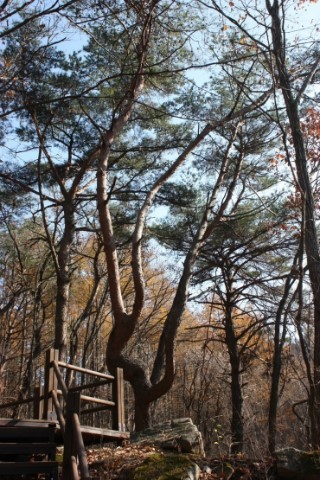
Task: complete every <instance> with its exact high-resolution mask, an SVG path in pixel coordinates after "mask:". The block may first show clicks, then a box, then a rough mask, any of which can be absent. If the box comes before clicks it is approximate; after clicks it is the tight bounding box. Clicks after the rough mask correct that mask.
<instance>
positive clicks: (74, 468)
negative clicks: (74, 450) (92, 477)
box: [70, 455, 79, 480]
mask: <svg viewBox="0 0 320 480" xmlns="http://www.w3.org/2000/svg"><path fill="white" fill-rule="evenodd" d="M70 463H71V472H72V480H79V472H78V465H77V459H76V457H75V456H74V455H71V457H70Z"/></svg>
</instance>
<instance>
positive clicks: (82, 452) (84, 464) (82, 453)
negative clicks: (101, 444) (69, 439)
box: [72, 413, 90, 480]
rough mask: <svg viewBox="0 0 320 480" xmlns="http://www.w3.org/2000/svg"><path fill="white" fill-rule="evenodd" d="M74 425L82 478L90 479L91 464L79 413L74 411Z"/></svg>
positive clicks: (82, 479) (84, 479)
mask: <svg viewBox="0 0 320 480" xmlns="http://www.w3.org/2000/svg"><path fill="white" fill-rule="evenodd" d="M72 425H73V428H74V433H75V441H76V445H77V454H78V458H79V467H80V473H81V480H89V479H90V473H89V466H88V461H87V454H86V449H85V447H84V443H83V438H82V434H81V428H80V421H79V415H78V414H77V413H73V415H72Z"/></svg>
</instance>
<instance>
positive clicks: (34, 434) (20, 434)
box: [0, 426, 55, 441]
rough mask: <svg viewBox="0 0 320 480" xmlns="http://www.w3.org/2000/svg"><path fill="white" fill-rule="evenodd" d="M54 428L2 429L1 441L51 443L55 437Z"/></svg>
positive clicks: (0, 432)
mask: <svg viewBox="0 0 320 480" xmlns="http://www.w3.org/2000/svg"><path fill="white" fill-rule="evenodd" d="M54 432H55V429H54V428H48V427H47V428H43V427H1V426H0V441H2V440H6V439H8V440H9V439H16V441H20V440H21V439H26V438H28V439H30V440H31V439H37V440H38V441H50V440H53V437H54Z"/></svg>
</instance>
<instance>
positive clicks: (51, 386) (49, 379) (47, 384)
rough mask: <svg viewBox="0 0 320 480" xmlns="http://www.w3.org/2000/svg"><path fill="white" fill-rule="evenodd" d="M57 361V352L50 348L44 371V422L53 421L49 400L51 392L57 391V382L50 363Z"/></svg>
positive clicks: (52, 408)
mask: <svg viewBox="0 0 320 480" xmlns="http://www.w3.org/2000/svg"><path fill="white" fill-rule="evenodd" d="M53 360H55V361H56V362H58V360H59V350H55V349H54V348H50V349H49V350H47V351H46V364H45V370H44V402H43V418H44V419H45V420H54V419H55V418H56V416H55V413H54V406H53V402H52V398H51V392H52V390H57V388H58V381H57V377H56V375H55V372H54V369H53V366H52V362H53Z"/></svg>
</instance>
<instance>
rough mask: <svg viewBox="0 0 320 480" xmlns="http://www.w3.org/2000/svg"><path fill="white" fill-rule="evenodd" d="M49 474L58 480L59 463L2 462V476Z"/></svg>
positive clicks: (0, 468) (0, 472)
mask: <svg viewBox="0 0 320 480" xmlns="http://www.w3.org/2000/svg"><path fill="white" fill-rule="evenodd" d="M36 473H48V474H51V476H52V478H53V479H54V480H56V479H57V478H58V462H53V461H43V462H0V476H1V475H32V474H36Z"/></svg>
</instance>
